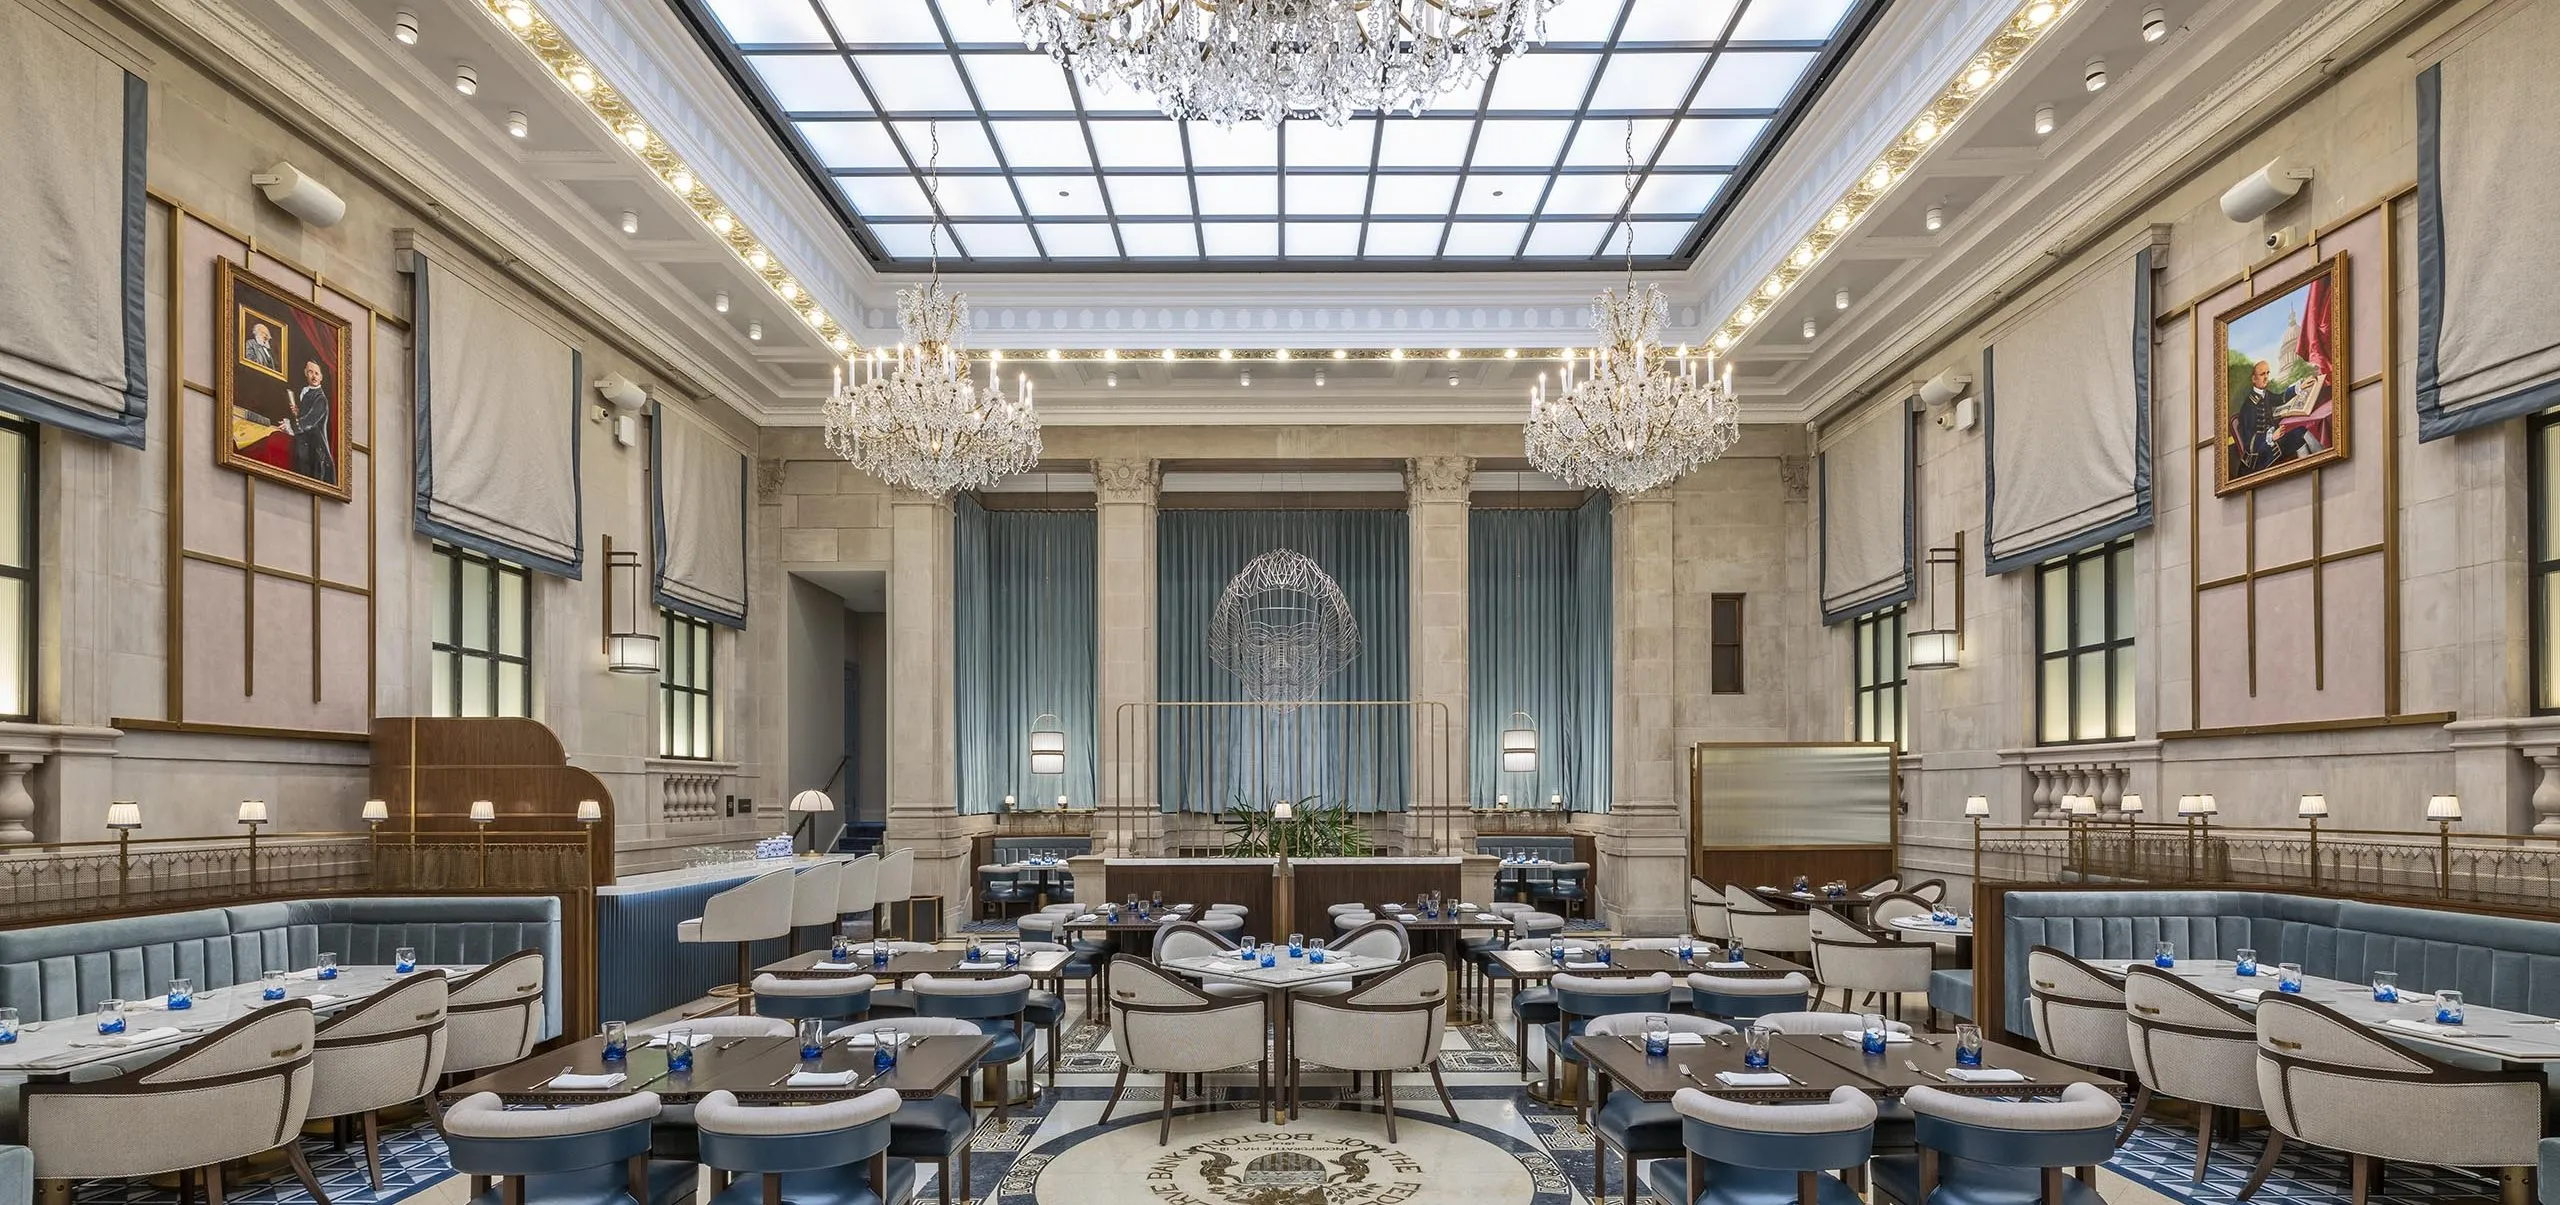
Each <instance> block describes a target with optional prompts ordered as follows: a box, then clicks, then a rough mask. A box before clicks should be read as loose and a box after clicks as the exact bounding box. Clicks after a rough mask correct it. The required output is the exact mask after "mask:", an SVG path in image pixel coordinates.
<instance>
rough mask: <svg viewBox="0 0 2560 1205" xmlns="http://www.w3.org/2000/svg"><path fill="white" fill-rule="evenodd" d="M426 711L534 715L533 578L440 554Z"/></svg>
mask: <svg viewBox="0 0 2560 1205" xmlns="http://www.w3.org/2000/svg"><path fill="white" fill-rule="evenodd" d="M434 560H435V593H434V598H435V602H434V603H433V605H431V606H430V608H429V610H431V611H432V612H433V614H432V615H430V616H429V617H428V624H427V627H428V633H429V634H428V640H427V648H428V661H429V662H430V666H429V673H428V676H429V678H430V679H431V682H430V686H429V695H430V700H429V707H430V709H431V710H432V711H433V713H434V714H436V715H442V716H529V715H532V714H533V651H532V649H533V642H532V628H533V578H532V575H531V574H530V573H528V572H527V571H526V570H525V568H524V566H522V565H515V564H510V563H508V562H506V561H502V560H499V559H497V558H496V557H493V556H490V555H488V554H486V553H482V552H474V551H472V550H470V549H467V548H459V547H456V546H454V545H451V544H438V545H436V546H435V552H434Z"/></svg>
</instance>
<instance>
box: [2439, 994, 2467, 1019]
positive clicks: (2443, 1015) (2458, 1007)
mask: <svg viewBox="0 0 2560 1205" xmlns="http://www.w3.org/2000/svg"><path fill="white" fill-rule="evenodd" d="M2436 1024H2438V1025H2460V1024H2462V993H2460V992H2457V991H2454V990H2453V989H2451V988H2447V989H2445V990H2443V991H2440V992H2437V993H2436Z"/></svg>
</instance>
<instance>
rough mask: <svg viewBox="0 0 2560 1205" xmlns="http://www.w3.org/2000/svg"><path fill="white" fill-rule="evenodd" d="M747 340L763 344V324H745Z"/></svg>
mask: <svg viewBox="0 0 2560 1205" xmlns="http://www.w3.org/2000/svg"><path fill="white" fill-rule="evenodd" d="M747 338H749V339H752V340H754V341H756V342H758V343H762V342H764V324H763V323H761V322H750V323H748V324H747Z"/></svg>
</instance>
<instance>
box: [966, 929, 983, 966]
mask: <svg viewBox="0 0 2560 1205" xmlns="http://www.w3.org/2000/svg"><path fill="white" fill-rule="evenodd" d="M986 956H987V950H986V947H985V946H983V945H980V944H979V943H978V938H977V936H976V935H975V934H972V935H970V937H969V961H971V962H978V961H981V960H983V959H984V958H986Z"/></svg>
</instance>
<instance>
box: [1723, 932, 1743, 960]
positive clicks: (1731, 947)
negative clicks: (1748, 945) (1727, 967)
mask: <svg viewBox="0 0 2560 1205" xmlns="http://www.w3.org/2000/svg"><path fill="white" fill-rule="evenodd" d="M1724 960H1725V961H1726V962H1740V961H1742V939H1741V938H1739V937H1728V938H1726V939H1725V941H1724Z"/></svg>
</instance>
